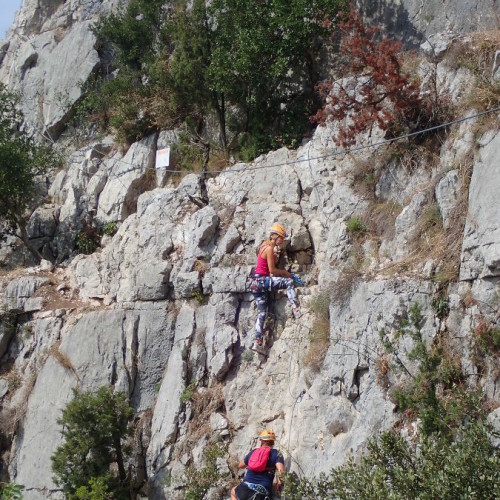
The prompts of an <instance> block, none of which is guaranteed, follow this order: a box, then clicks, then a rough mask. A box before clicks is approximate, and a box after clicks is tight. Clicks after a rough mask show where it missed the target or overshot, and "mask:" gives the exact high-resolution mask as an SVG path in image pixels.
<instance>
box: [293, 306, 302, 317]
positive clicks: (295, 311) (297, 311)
mask: <svg viewBox="0 0 500 500" xmlns="http://www.w3.org/2000/svg"><path fill="white" fill-rule="evenodd" d="M292 313H293V317H294V318H295V319H298V318H300V317H301V316H302V311H301V310H300V307H299V306H295V307H292Z"/></svg>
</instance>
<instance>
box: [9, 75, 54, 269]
mask: <svg viewBox="0 0 500 500" xmlns="http://www.w3.org/2000/svg"><path fill="white" fill-rule="evenodd" d="M18 100H19V98H18V96H16V95H14V94H12V93H10V92H8V91H7V89H6V87H5V86H4V85H3V84H0V158H2V165H1V168H0V218H2V220H3V221H4V222H5V223H6V224H2V227H1V229H0V237H1V236H2V233H10V234H15V235H16V236H18V237H19V238H20V239H21V240H22V241H23V243H24V245H25V246H26V248H27V249H28V250H29V251H30V253H31V254H32V256H33V257H34V259H35V261H36V262H40V260H41V258H42V256H41V254H40V252H39V251H38V249H37V248H36V247H35V246H34V245H33V243H32V242H31V241H30V239H29V237H28V232H27V224H28V221H29V218H30V216H31V214H32V213H33V210H34V209H35V208H36V203H37V200H38V201H40V200H39V198H40V179H41V176H43V175H45V174H47V173H48V172H49V171H51V170H54V169H55V168H57V167H58V166H59V164H60V158H59V157H58V155H57V154H56V152H55V151H54V150H53V149H52V147H51V146H49V145H46V144H41V143H38V142H37V141H35V139H34V138H33V137H31V136H29V135H28V134H27V133H26V132H25V131H24V127H23V116H22V113H21V112H20V111H19V110H18V109H17V105H18ZM43 179H44V180H45V178H43Z"/></svg>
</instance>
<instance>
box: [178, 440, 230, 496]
mask: <svg viewBox="0 0 500 500" xmlns="http://www.w3.org/2000/svg"><path fill="white" fill-rule="evenodd" d="M225 453H226V451H225V450H224V448H223V447H222V446H220V445H216V444H214V445H212V446H210V447H209V448H208V449H207V450H206V451H205V455H204V465H203V467H201V468H200V469H197V468H195V467H193V466H190V467H188V468H187V470H186V479H187V487H186V490H185V491H184V495H185V496H184V498H185V499H186V500H202V499H203V498H205V493H206V492H207V491H208V490H209V488H210V487H212V486H213V485H215V484H216V483H217V481H219V480H220V479H221V478H222V477H223V476H222V474H221V473H220V471H219V469H218V468H217V458H219V457H223V456H224V455H225Z"/></svg>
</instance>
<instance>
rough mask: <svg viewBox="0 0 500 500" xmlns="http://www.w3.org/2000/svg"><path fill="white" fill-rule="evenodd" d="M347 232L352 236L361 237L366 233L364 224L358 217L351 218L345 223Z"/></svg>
mask: <svg viewBox="0 0 500 500" xmlns="http://www.w3.org/2000/svg"><path fill="white" fill-rule="evenodd" d="M346 229H347V232H348V233H350V234H352V235H354V236H361V235H362V234H364V233H365V232H366V226H365V223H364V222H363V221H362V220H361V218H360V217H351V218H350V219H349V220H348V221H347V223H346Z"/></svg>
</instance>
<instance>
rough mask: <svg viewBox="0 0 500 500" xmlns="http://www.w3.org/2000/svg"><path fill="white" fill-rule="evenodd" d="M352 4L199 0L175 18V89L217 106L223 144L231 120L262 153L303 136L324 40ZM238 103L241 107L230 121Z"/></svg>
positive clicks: (324, 0)
mask: <svg viewBox="0 0 500 500" xmlns="http://www.w3.org/2000/svg"><path fill="white" fill-rule="evenodd" d="M344 5H345V2H343V1H342V0H315V1H312V2H311V1H306V0H292V2H290V1H285V0H272V1H266V2H246V1H243V0H214V1H213V2H211V3H210V5H208V6H206V5H205V2H204V1H203V0H196V1H195V2H194V4H193V8H192V9H188V8H187V7H185V9H184V11H183V13H182V15H180V16H177V17H176V18H174V21H173V25H174V30H173V31H174V33H175V37H174V40H173V42H174V43H173V45H174V47H175V48H174V57H173V64H172V67H171V73H172V78H173V80H174V82H175V86H174V88H175V89H176V90H177V92H185V93H187V100H190V101H191V102H193V99H195V100H196V99H199V100H200V107H201V108H207V106H210V107H211V108H212V109H214V110H215V111H216V114H217V117H218V120H219V125H220V136H221V142H222V145H223V147H224V146H225V143H226V122H229V121H231V122H232V124H233V128H234V130H235V131H236V132H243V133H246V134H249V135H250V136H252V137H253V140H254V142H256V145H257V148H258V150H257V151H256V153H257V152H260V151H262V150H264V149H265V148H268V147H270V146H272V145H273V144H272V143H273V141H275V142H282V143H283V142H288V143H290V142H291V139H292V136H293V138H294V139H295V140H297V139H299V138H300V137H301V134H302V133H303V132H304V130H305V127H306V126H307V123H308V117H309V116H310V114H311V113H312V112H313V111H315V109H314V102H315V101H314V88H315V86H316V84H317V82H318V79H319V73H318V69H317V62H318V58H319V55H320V51H321V48H322V41H323V40H326V38H327V35H328V34H330V33H331V32H332V31H333V30H334V27H335V23H334V22H333V21H334V20H335V19H336V16H337V14H338V12H339V11H340V10H341V9H342V8H343V7H344ZM180 41H185V42H186V43H184V42H183V43H179V42H180ZM193 61H196V62H193ZM194 76H195V78H193V77H194ZM193 86H195V87H196V88H198V89H202V90H203V92H201V93H200V92H196V90H194V89H192V87H193ZM207 97H208V101H207ZM183 100H186V99H183ZM230 107H231V108H236V110H237V112H236V113H233V115H232V116H231V117H229V118H230V120H229V119H228V116H227V109H229V108H230ZM292 116H293V117H294V118H296V119H295V120H293V119H290V117H292ZM287 134H290V137H288V140H285V137H284V135H287Z"/></svg>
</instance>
